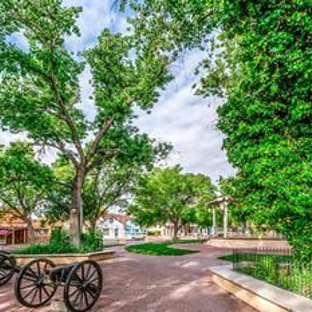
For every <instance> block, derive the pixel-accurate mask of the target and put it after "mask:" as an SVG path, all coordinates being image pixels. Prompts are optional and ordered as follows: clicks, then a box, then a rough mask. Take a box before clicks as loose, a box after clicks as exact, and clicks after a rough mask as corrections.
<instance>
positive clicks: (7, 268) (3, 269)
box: [0, 251, 16, 286]
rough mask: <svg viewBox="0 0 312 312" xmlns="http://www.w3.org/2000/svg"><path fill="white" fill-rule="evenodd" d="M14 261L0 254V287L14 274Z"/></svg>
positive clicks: (7, 255) (12, 258) (6, 255)
mask: <svg viewBox="0 0 312 312" xmlns="http://www.w3.org/2000/svg"><path fill="white" fill-rule="evenodd" d="M15 265H16V261H15V258H14V257H11V256H10V255H9V254H8V253H6V252H2V251H1V252H0V286H2V285H4V284H6V283H7V282H8V281H9V280H10V279H11V278H12V276H13V274H14V272H15Z"/></svg>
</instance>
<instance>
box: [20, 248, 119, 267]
mask: <svg viewBox="0 0 312 312" xmlns="http://www.w3.org/2000/svg"><path fill="white" fill-rule="evenodd" d="M14 256H15V259H16V262H17V264H18V265H20V266H24V265H25V264H27V263H28V262H30V261H32V260H35V259H38V258H47V259H49V260H51V261H52V262H53V263H55V264H56V265H64V264H72V263H75V262H81V261H85V260H94V261H97V262H100V261H103V260H108V259H111V258H114V256H115V251H110V250H103V251H97V252H91V253H74V254H39V255H18V254H16V255H14Z"/></svg>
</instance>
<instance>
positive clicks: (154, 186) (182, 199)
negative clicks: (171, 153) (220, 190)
mask: <svg viewBox="0 0 312 312" xmlns="http://www.w3.org/2000/svg"><path fill="white" fill-rule="evenodd" d="M181 171H182V168H181V167H179V166H175V167H172V168H164V169H160V168H159V169H155V170H154V171H153V172H152V173H149V174H145V175H143V176H142V177H141V178H140V180H139V183H138V187H137V188H136V189H135V190H134V192H133V194H134V203H133V205H131V206H130V208H129V209H128V213H129V214H131V215H133V216H134V218H135V220H136V222H137V223H138V224H140V225H142V226H156V225H165V224H167V223H169V224H172V225H173V237H172V238H173V239H174V240H176V239H177V238H178V236H177V235H178V232H179V230H180V229H181V227H182V226H183V225H185V224H190V223H196V208H198V207H199V206H202V203H203V199H205V200H207V201H209V200H211V199H212V198H213V197H214V190H215V188H214V186H213V184H212V183H211V180H210V178H209V177H207V176H205V175H202V174H192V173H184V174H183V173H182V172H181Z"/></svg>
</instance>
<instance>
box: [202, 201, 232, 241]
mask: <svg viewBox="0 0 312 312" xmlns="http://www.w3.org/2000/svg"><path fill="white" fill-rule="evenodd" d="M233 201H234V200H233V198H232V197H231V196H229V195H223V196H220V197H217V198H216V199H214V200H212V201H210V202H209V203H208V205H210V206H212V237H217V236H218V227H217V220H216V209H221V210H222V212H223V237H224V238H227V236H228V222H229V221H228V219H229V215H228V205H229V203H231V202H233Z"/></svg>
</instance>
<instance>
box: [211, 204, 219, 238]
mask: <svg viewBox="0 0 312 312" xmlns="http://www.w3.org/2000/svg"><path fill="white" fill-rule="evenodd" d="M217 236H218V228H217V218H216V209H215V208H212V237H217Z"/></svg>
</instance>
